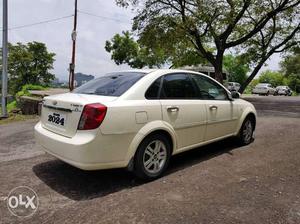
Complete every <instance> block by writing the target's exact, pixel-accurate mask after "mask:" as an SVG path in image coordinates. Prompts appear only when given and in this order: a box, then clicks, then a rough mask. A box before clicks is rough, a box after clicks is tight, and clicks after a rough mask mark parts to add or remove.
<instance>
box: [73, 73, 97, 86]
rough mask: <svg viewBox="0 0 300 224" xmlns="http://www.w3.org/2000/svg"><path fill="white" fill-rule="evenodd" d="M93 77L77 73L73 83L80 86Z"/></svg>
mask: <svg viewBox="0 0 300 224" xmlns="http://www.w3.org/2000/svg"><path fill="white" fill-rule="evenodd" d="M94 78H95V77H94V76H93V75H86V74H83V73H81V72H78V73H75V77H74V79H75V81H76V82H75V83H76V86H77V87H78V86H81V85H82V84H84V83H86V82H88V81H90V80H92V79H94Z"/></svg>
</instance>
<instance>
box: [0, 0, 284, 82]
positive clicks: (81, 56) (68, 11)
mask: <svg viewBox="0 0 300 224" xmlns="http://www.w3.org/2000/svg"><path fill="white" fill-rule="evenodd" d="M2 2H3V1H1V5H0V12H1V13H0V16H1V17H0V18H1V19H0V27H2ZM78 10H79V11H82V12H86V13H89V14H93V15H98V16H100V17H106V18H100V17H96V16H91V15H87V14H83V13H78V25H77V31H78V33H77V46H76V67H75V72H82V73H85V74H92V75H95V76H98V75H101V74H104V73H108V72H113V71H119V70H124V69H128V68H129V67H128V66H127V65H121V66H118V65H116V64H115V63H114V61H112V60H111V59H110V54H109V53H108V52H106V51H105V49H104V46H105V41H106V40H109V39H111V38H112V37H113V35H114V34H116V33H121V32H122V31H123V30H130V28H131V22H132V20H131V19H132V18H133V16H134V14H133V13H132V11H131V10H130V9H124V8H121V7H118V6H117V5H116V4H115V1H114V0H78ZM73 13H74V0H8V26H9V28H14V27H18V26H22V25H27V24H32V23H36V22H40V21H45V20H51V19H55V18H61V17H65V16H70V15H72V14H73ZM72 28H73V18H72V17H69V18H65V19H61V20H58V21H54V22H51V23H47V24H40V25H35V26H31V27H25V28H20V29H12V30H9V34H8V41H9V42H11V43H17V42H22V43H27V42H31V41H39V42H43V43H45V44H46V45H47V48H48V50H49V51H50V52H54V53H56V56H55V60H56V61H55V63H54V69H53V71H52V72H53V73H54V74H55V75H56V76H57V77H58V78H59V79H60V80H67V79H68V71H67V69H68V66H69V63H70V60H71V46H72V41H71V32H72ZM0 36H1V37H0V42H1V44H2V33H1V35H0ZM279 61H280V56H279V55H274V56H273V57H272V58H271V59H270V60H269V61H268V62H267V64H268V66H267V67H264V68H263V69H262V70H266V69H271V70H277V69H279Z"/></svg>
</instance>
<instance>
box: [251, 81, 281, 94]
mask: <svg viewBox="0 0 300 224" xmlns="http://www.w3.org/2000/svg"><path fill="white" fill-rule="evenodd" d="M274 93H275V88H273V87H272V85H271V84H269V83H259V84H257V85H256V86H255V88H254V89H253V90H252V94H259V95H266V96H268V95H270V94H271V95H274Z"/></svg>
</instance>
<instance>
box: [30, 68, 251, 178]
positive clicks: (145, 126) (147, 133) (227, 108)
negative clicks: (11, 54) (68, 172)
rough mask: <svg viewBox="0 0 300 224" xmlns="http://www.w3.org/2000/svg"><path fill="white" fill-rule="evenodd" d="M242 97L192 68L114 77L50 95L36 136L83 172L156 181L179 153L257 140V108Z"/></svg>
mask: <svg viewBox="0 0 300 224" xmlns="http://www.w3.org/2000/svg"><path fill="white" fill-rule="evenodd" d="M238 96H239V95H238V94H236V93H232V94H231V93H230V92H229V91H228V90H226V88H225V87H224V86H222V85H221V84H220V83H218V82H217V81H215V80H214V79H212V78H210V77H208V76H206V75H203V74H200V73H197V72H192V71H185V70H133V71H124V72H115V73H110V74H107V75H104V76H102V77H100V78H97V79H95V80H92V81H90V82H88V83H86V84H85V85H83V86H81V87H79V88H77V89H75V90H74V91H73V92H71V93H65V94H60V95H54V96H48V97H45V98H44V102H43V107H42V115H41V120H40V122H39V123H38V124H37V125H36V126H35V137H36V139H37V141H38V142H39V143H40V144H41V145H42V146H43V147H44V149H45V151H46V152H48V153H50V154H52V155H53V156H55V157H57V158H59V159H61V160H63V161H65V162H66V163H69V164H71V165H73V166H75V167H78V168H80V169H83V170H97V169H109V168H117V167H128V169H129V170H132V171H134V172H135V174H136V175H137V176H138V177H140V178H144V179H154V178H157V177H159V176H161V175H162V173H163V172H164V171H165V169H166V168H167V166H168V163H169V160H170V158H171V156H172V155H174V154H177V153H181V152H184V151H187V150H190V149H193V148H196V147H199V146H202V145H205V144H208V143H211V142H215V141H218V140H221V139H224V138H228V137H231V136H236V138H237V139H238V140H239V142H240V143H241V144H242V145H246V144H249V143H251V141H252V139H253V132H254V130H255V124H256V111H255V108H254V106H253V105H252V104H250V103H249V102H246V101H244V100H242V99H238ZM234 97H236V98H234Z"/></svg>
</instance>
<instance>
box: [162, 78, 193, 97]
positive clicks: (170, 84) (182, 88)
mask: <svg viewBox="0 0 300 224" xmlns="http://www.w3.org/2000/svg"><path fill="white" fill-rule="evenodd" d="M196 98H198V96H197V93H196V90H195V88H194V85H193V83H192V81H191V79H190V77H189V75H187V74H169V75H165V76H164V80H163V86H162V91H161V99H196Z"/></svg>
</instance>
